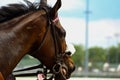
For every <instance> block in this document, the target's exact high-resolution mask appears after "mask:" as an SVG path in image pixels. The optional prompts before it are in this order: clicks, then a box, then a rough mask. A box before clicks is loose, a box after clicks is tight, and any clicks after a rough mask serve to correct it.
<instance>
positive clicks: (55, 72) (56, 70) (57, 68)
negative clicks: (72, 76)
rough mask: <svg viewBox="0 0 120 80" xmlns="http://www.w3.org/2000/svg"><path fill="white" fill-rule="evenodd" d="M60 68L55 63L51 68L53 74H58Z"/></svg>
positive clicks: (58, 64) (60, 66)
mask: <svg viewBox="0 0 120 80" xmlns="http://www.w3.org/2000/svg"><path fill="white" fill-rule="evenodd" d="M61 68H62V65H61V63H57V64H55V65H54V66H53V73H54V74H58V73H59V72H60V69H61Z"/></svg>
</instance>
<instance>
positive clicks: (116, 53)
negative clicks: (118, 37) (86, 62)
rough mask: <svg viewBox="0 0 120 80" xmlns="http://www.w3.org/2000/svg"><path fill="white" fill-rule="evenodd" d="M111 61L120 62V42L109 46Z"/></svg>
mask: <svg viewBox="0 0 120 80" xmlns="http://www.w3.org/2000/svg"><path fill="white" fill-rule="evenodd" d="M109 62H110V63H113V64H114V63H116V62H117V63H119V62H120V44H118V46H116V47H115V46H111V47H110V48H109Z"/></svg>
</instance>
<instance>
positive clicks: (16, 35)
mask: <svg viewBox="0 0 120 80" xmlns="http://www.w3.org/2000/svg"><path fill="white" fill-rule="evenodd" d="M39 13H41V12H40V11H38V12H34V13H32V14H31V15H26V16H22V17H20V18H19V19H20V20H21V21H19V20H18V19H17V18H16V19H17V21H15V24H14V27H12V28H10V27H7V29H2V30H0V65H2V66H0V72H2V74H3V76H4V77H7V76H8V75H9V74H10V73H11V72H12V70H13V69H14V68H15V66H16V65H17V64H18V62H19V61H20V60H21V59H22V57H23V56H24V55H25V54H26V53H27V52H29V51H30V49H31V47H32V46H33V44H34V43H35V41H36V39H37V37H38V36H41V37H42V35H39V34H41V32H40V31H42V29H43V27H42V26H41V24H40V23H39V24H38V21H40V16H41V15H42V13H41V14H39ZM38 17H39V18H38ZM14 20H15V19H14ZM14 20H13V21H10V22H14ZM12 24H13V23H12ZM0 26H1V25H0ZM12 26H13V25H12ZM38 26H41V27H38ZM1 57H2V58H1ZM6 58H7V60H6ZM4 62H5V63H4Z"/></svg>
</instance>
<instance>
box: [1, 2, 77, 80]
mask: <svg viewBox="0 0 120 80" xmlns="http://www.w3.org/2000/svg"><path fill="white" fill-rule="evenodd" d="M24 2H25V3H20V4H18V3H14V4H9V5H8V6H2V7H1V8H0V80H6V78H7V77H8V76H9V75H10V74H11V73H12V71H13V69H14V68H15V67H16V65H17V64H18V63H19V61H20V60H21V59H22V57H23V56H25V55H26V54H29V55H31V56H33V57H35V58H37V59H38V60H39V61H40V62H41V63H42V64H44V65H45V66H46V67H47V68H48V69H50V70H51V72H52V73H53V74H54V78H55V80H66V79H68V78H70V76H71V73H72V72H73V71H74V70H75V65H74V62H73V60H72V58H71V55H70V52H69V51H68V52H66V49H67V44H66V40H65V37H66V31H65V30H64V28H63V27H62V25H61V23H60V20H59V18H58V10H59V8H60V7H61V0H57V1H56V3H55V5H54V6H53V7H50V6H48V4H47V3H45V1H43V0H41V2H39V3H31V2H30V1H27V0H24Z"/></svg>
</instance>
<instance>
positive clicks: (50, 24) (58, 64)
mask: <svg viewBox="0 0 120 80" xmlns="http://www.w3.org/2000/svg"><path fill="white" fill-rule="evenodd" d="M42 9H43V10H44V11H45V12H46V15H47V26H46V32H45V34H44V36H43V39H42V41H41V43H40V45H39V47H38V48H37V50H35V51H34V52H32V54H35V53H36V52H38V51H39V50H40V49H41V47H42V46H43V44H44V41H45V39H46V36H47V34H48V31H49V29H51V34H52V37H53V40H54V47H55V65H54V66H53V71H52V72H53V75H55V74H57V73H59V72H60V69H61V68H62V62H63V57H64V55H65V53H63V52H62V46H61V44H60V40H59V39H58V35H57V33H56V30H55V26H54V23H55V22H56V21H58V20H59V18H58V17H57V18H55V19H54V20H52V19H50V16H49V14H48V10H47V9H46V8H44V7H42ZM46 74H47V73H46Z"/></svg>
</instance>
